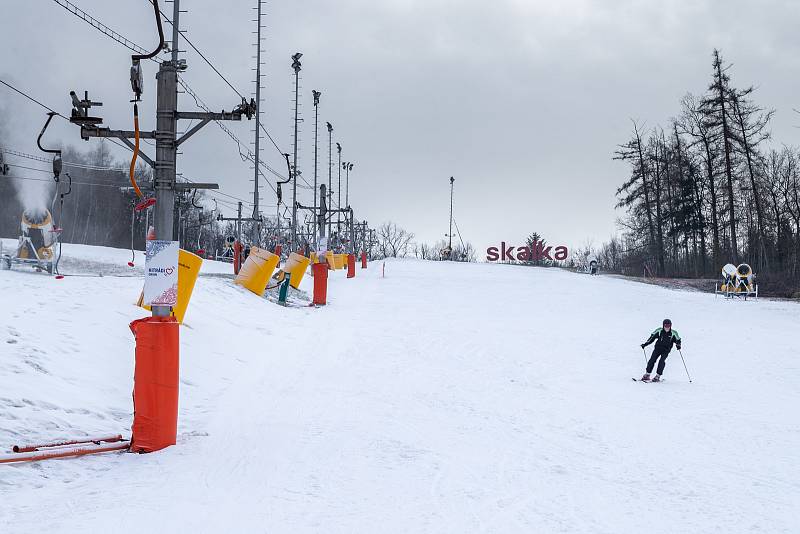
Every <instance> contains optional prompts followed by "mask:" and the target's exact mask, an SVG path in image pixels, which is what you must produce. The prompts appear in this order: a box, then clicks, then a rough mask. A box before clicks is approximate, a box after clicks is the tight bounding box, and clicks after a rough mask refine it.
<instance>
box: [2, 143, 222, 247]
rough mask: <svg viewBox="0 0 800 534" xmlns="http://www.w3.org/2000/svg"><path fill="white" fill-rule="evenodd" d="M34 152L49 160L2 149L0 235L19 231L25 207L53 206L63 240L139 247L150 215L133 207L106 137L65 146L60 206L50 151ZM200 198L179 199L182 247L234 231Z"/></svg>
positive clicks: (143, 176)
mask: <svg viewBox="0 0 800 534" xmlns="http://www.w3.org/2000/svg"><path fill="white" fill-rule="evenodd" d="M2 148H3V143H2V141H0V150H2ZM33 156H46V157H45V158H42V159H46V160H48V161H37V160H33V161H31V160H30V159H26V158H23V157H19V156H15V155H14V154H13V153H12V154H10V153H9V152H8V151H6V152H4V155H3V157H4V161H5V163H6V164H8V171H7V173H6V174H5V175H3V176H0V236H2V237H5V238H16V237H18V236H19V234H20V219H21V216H22V213H23V211H24V209H25V208H26V207H34V208H41V207H46V208H47V209H50V210H51V211H53V212H54V213H53V215H54V217H55V219H56V224H57V225H58V226H59V227H61V228H62V229H63V232H62V236H61V240H62V242H64V243H82V244H87V245H102V246H111V247H119V248H130V247H131V244H133V247H134V248H136V249H137V250H143V249H144V243H145V236H146V234H147V227H148V225H149V224H152V220H151V219H149V217H151V216H152V215H151V214H149V213H148V212H147V211H141V212H136V213H135V212H134V210H133V207H134V205H135V204H136V202H137V199H136V197H135V195H134V193H133V191H132V190H131V188H130V182H129V178H128V169H127V166H128V162H127V161H120V160H116V159H114V158H113V157H112V155H111V153H110V152H109V150H108V146H107V144H106V142H100V143H97V144H96V145H95V146H94V148H93V149H92V150H91V151H89V152H87V153H82V152H79V151H77V150H75V149H74V148H71V147H67V148H65V149H64V151H63V154H62V159H63V162H64V168H63V171H62V174H61V176H60V184H59V191H60V192H61V193H67V192H68V191H69V194H68V195H66V196H65V197H64V202H63V210H62V208H61V207H60V198H59V196H57V195H55V199H54V194H55V191H56V187H55V181H54V179H53V175H52V172H51V168H52V167H51V165H50V163H49V160H50V159H51V157H52V156H48V155H47V154H44V153H41V154H35V155H33ZM137 176H138V180H139V181H140V183H142V184H147V183H148V182H149V181H150V180H151V176H152V175H151V172H150V169H149V168H148V167H144V166H142V167H139V168H138V170H137ZM70 184H71V191H70ZM201 200H202V194H200V193H198V194H197V195H196V196H195V197H194V198H193V197H192V194H191V193H188V194H185V195H184V196H183V197H182V198H179V199H178V201H177V203H176V205H177V207H178V213H179V214H180V219H179V221H180V224H176V227H177V228H179V229H180V241H181V246H182V247H183V248H186V249H187V250H191V251H193V252H196V251H197V250H203V251H205V252H206V253H207V254H213V253H216V251H221V250H222V249H223V247H224V239H225V236H226V235H228V234H229V233H230V234H231V235H232V234H233V225H232V224H231V223H225V224H223V223H220V222H217V221H216V220H215V219H216V214H215V213H214V210H213V209H209V208H207V207H205V206H204V205H201ZM221 202H225V201H221ZM203 204H206V205H207V204H208V202H205V203H203ZM234 205H235V202H226V207H231V206H234ZM149 211H152V210H149ZM176 223H178V220H177V217H176Z"/></svg>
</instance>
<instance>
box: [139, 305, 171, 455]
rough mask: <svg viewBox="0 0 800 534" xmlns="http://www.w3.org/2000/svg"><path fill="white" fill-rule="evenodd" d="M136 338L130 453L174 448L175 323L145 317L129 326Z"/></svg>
mask: <svg viewBox="0 0 800 534" xmlns="http://www.w3.org/2000/svg"><path fill="white" fill-rule="evenodd" d="M130 327H131V331H132V332H133V335H134V337H135V338H136V366H135V370H134V375H133V428H132V430H133V432H132V436H131V448H130V450H131V451H132V452H153V451H158V450H161V449H163V448H165V447H169V446H170V445H175V439H176V437H177V433H178V379H179V377H178V362H179V358H178V352H179V343H178V340H179V338H178V323H177V321H176V320H175V318H174V317H146V318H144V319H137V320H136V321H133V322H132V323H131V324H130Z"/></svg>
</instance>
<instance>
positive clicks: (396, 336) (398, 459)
mask: <svg viewBox="0 0 800 534" xmlns="http://www.w3.org/2000/svg"><path fill="white" fill-rule="evenodd" d="M7 244H8V243H7ZM64 256H65V262H64V263H63V264H62V269H61V270H62V271H63V272H67V270H68V268H69V269H70V270H71V272H72V274H79V273H84V274H93V273H94V274H97V273H98V272H103V273H105V276H103V277H97V276H91V277H90V276H83V277H77V276H72V277H67V278H65V279H63V280H55V279H54V278H52V277H48V276H46V275H43V274H36V273H34V272H32V271H31V270H30V269H23V268H20V267H15V269H14V270H12V271H0V298H2V304H3V305H2V306H0V447H1V448H2V449H3V450H4V451H5V450H10V448H11V446H12V445H14V444H16V443H20V442H36V441H47V440H52V439H57V438H66V437H74V436H82V435H83V436H85V435H98V434H100V435H103V434H109V433H111V434H113V433H117V432H119V433H122V434H124V435H126V436H128V435H129V428H130V425H131V418H132V401H131V390H132V375H133V353H134V339H133V336H132V335H131V333H130V331H129V329H128V323H129V322H130V321H132V320H133V319H136V318H139V317H143V316H144V315H145V312H144V311H143V310H141V309H139V308H137V307H136V306H135V305H134V302H135V300H136V298H137V296H138V294H139V291H140V289H141V285H142V277H141V271H140V270H139V269H140V268H141V264H143V261H144V260H143V256H142V254H141V253H138V259H137V267H136V268H134V269H130V268H128V267H127V265H126V262H127V261H128V260H129V259H130V251H124V250H112V249H103V248H98V247H79V246H67V245H65V246H64ZM67 258H69V259H67ZM229 270H230V266H229V265H225V264H217V263H216V262H206V264H205V265H204V275H203V276H201V277H200V279H199V280H198V283H197V286H196V288H195V291H194V296H193V298H192V302H191V305H190V308H189V311H188V313H187V316H186V324H185V326H183V327H182V328H181V385H180V386H181V398H180V421H179V436H178V444H177V445H176V446H174V447H170V448H168V449H165V450H163V451H161V452H157V453H153V454H147V455H134V454H126V453H110V454H105V455H98V456H87V457H82V458H77V459H63V460H50V461H45V462H38V463H28V464H14V465H0V532H8V533H14V534H19V533H23V534H24V533H34V532H55V531H58V532H115V533H128V532H130V533H134V532H136V533H141V532H154V533H160V532H180V533H183V532H187V533H205V532H209V533H217V532H219V533H227V532H247V533H250V532H276V533H284V532H285V533H297V532H315V533H316V532H325V533H354V532H358V533H361V532H364V533H373V532H381V533H389V532H392V533H394V532H397V533H410V532H435V533H444V532H448V533H450V532H452V533H467V532H491V533H511V532H519V533H536V532H542V533H550V532H570V533H575V532H579V533H580V532H585V533H627V532H632V533H634V532H645V531H646V532H653V533H661V532H663V533H676V532H681V533H683V532H692V533H694V532H697V533H709V532H720V533H738V532H764V533H781V532H799V531H800V515H798V509H800V424H798V423H800V418H799V417H798V409H797V408H798V406H800V388H799V387H798V384H800V364H798V347H797V336H798V331H799V330H798V327H799V326H800V307H798V305H796V304H794V303H789V302H778V301H769V300H764V299H761V300H758V301H747V302H729V301H726V300H724V299H722V298H715V297H714V296H713V295H709V294H702V293H696V292H684V291H671V290H668V289H664V288H661V287H656V286H650V285H644V284H637V283H634V282H629V281H625V280H619V279H614V278H610V277H603V276H600V277H590V276H587V275H578V274H574V273H569V272H565V271H562V270H556V269H542V268H531V267H514V266H507V265H487V264H453V263H438V262H436V263H434V262H423V261H414V260H395V261H387V262H386V264H385V273H386V274H385V277H382V276H381V262H374V263H371V264H370V266H369V268H368V269H367V270H362V269H359V270H358V272H357V277H356V278H355V279H352V280H348V279H346V278H345V273H344V272H343V271H338V272H335V273H331V277H330V280H329V287H328V297H329V305H328V306H326V307H323V308H308V307H301V306H295V307H289V308H284V307H281V306H278V305H276V304H275V303H274V302H271V301H269V300H267V299H264V298H259V297H257V296H255V295H253V294H251V293H248V292H247V291H245V290H243V289H241V288H239V287H237V286H235V285H233V283H232V279H231V277H229V276H224V275H222V274H220V273H224V272H229ZM311 284H312V280H311V279H310V277H307V278H306V280H304V282H303V285H304V287H303V289H304V290H305V291H306V292H310V288H311ZM664 317H670V318H671V319H672V321H673V325H674V327H675V329H677V330H678V331H679V332H680V334H681V336H682V337H683V340H684V345H683V354H684V356H685V357H686V363H687V365H688V367H689V371H690V373H691V375H692V378H693V380H694V382H693V383H691V384H690V383H689V382H688V380H687V377H686V373H685V371H684V368H683V364H682V363H681V359H680V356H679V354H678V353H677V352H676V351H673V353H672V354H671V355H670V356H669V359H668V361H667V370H666V378H667V381H666V382H664V383H662V384H645V383H640V382H634V381H632V380H631V377H638V376H640V375H641V374H642V372H643V367H644V356H643V354H642V350H641V349H640V348H639V344H640V343H642V342H643V341H644V340H645V339H646V338H647V336H648V335H649V334H650V332H651V331H652V330H653V329H654V328H656V327H659V326H660V324H661V320H662V319H663V318H664Z"/></svg>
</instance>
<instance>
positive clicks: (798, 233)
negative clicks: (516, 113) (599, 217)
mask: <svg viewBox="0 0 800 534" xmlns="http://www.w3.org/2000/svg"><path fill="white" fill-rule="evenodd" d="M710 74H711V75H710V82H709V85H708V88H707V89H706V91H705V92H703V93H702V94H700V95H694V94H691V93H690V94H687V95H686V96H685V97H684V98H683V100H682V101H681V102H680V108H679V113H678V116H677V118H674V119H672V120H670V122H669V123H668V124H667V125H666V126H663V127H662V126H656V127H655V128H649V129H645V128H644V127H643V126H642V125H640V124H637V123H636V122H634V124H633V128H632V132H631V136H630V138H629V139H628V140H627V141H626V142H624V143H623V144H621V145H620V146H619V147H618V148H617V150H616V151H615V153H614V158H615V159H618V160H620V161H622V162H624V163H626V164H627V165H628V166H629V169H630V174H629V176H628V178H627V179H626V180H625V181H624V183H622V185H621V186H620V187H619V189H618V191H617V198H618V204H617V207H618V208H623V209H624V210H625V215H624V217H622V218H621V219H620V220H619V224H620V225H621V226H622V227H623V228H624V229H625V231H624V232H623V234H622V236H621V237H619V238H614V239H612V240H611V241H610V242H608V243H605V244H603V245H602V246H601V247H600V250H599V251H597V252H598V257H599V258H600V259H601V261H602V263H603V264H604V267H605V268H606V269H608V270H612V271H616V272H620V273H624V274H631V275H638V276H642V275H644V276H655V277H693V278H707V277H718V276H719V272H720V269H721V268H722V266H723V265H724V264H726V263H733V264H739V263H743V262H744V263H749V264H750V265H751V266H752V268H753V269H754V271H755V272H756V273H757V275H758V283H759V285H760V286H761V288H762V290H765V292H766V293H768V294H773V295H780V296H793V297H800V283H798V281H797V278H798V275H800V265H798V259H799V258H800V149H798V148H797V147H790V146H784V145H780V146H776V145H775V144H774V143H772V142H771V138H770V132H769V124H770V120H771V118H772V116H773V114H774V110H771V109H768V108H765V107H762V106H761V105H759V104H758V103H757V102H756V101H755V91H754V88H753V87H745V88H738V87H737V86H736V85H735V84H734V82H733V80H732V75H731V67H730V65H728V64H727V63H726V62H725V61H724V60H723V58H722V56H721V54H720V52H719V51H718V50H714V52H713V56H712V62H711V73H710Z"/></svg>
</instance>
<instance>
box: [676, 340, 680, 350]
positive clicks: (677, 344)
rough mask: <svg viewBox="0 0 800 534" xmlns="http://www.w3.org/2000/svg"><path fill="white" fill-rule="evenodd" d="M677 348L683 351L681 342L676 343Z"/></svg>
mask: <svg viewBox="0 0 800 534" xmlns="http://www.w3.org/2000/svg"><path fill="white" fill-rule="evenodd" d="M675 346H676V347H678V350H681V342H680V341H678V342H677V343H675Z"/></svg>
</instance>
